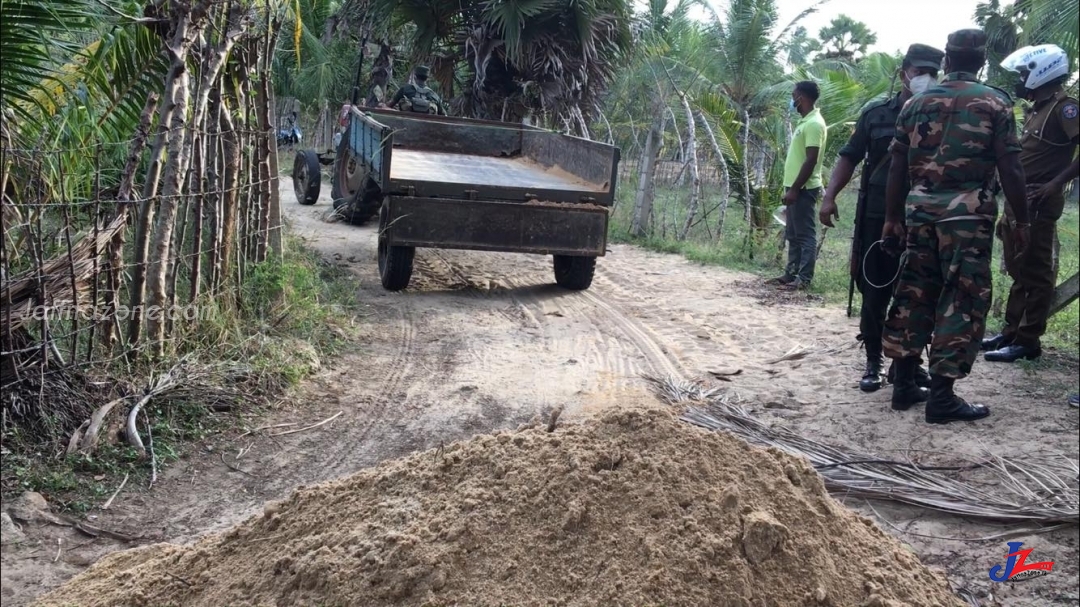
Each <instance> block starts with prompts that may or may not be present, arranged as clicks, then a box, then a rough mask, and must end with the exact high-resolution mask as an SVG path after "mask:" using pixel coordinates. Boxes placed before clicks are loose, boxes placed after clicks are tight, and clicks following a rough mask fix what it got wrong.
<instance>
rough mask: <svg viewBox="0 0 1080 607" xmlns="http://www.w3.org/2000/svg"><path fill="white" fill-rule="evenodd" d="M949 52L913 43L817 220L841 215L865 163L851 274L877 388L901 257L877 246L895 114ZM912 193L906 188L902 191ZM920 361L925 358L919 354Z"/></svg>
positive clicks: (847, 149) (844, 158)
mask: <svg viewBox="0 0 1080 607" xmlns="http://www.w3.org/2000/svg"><path fill="white" fill-rule="evenodd" d="M944 57H945V52H944V51H941V50H938V49H936V48H934V47H932V46H927V45H925V44H912V45H911V46H910V47H909V48H908V50H907V54H906V55H904V61H903V63H902V64H901V66H900V69H901V71H900V79H901V82H902V83H903V87H902V88H901V89H900V92H899V93H897V94H896V95H895V96H893V97H892V98H890V99H886V100H884V101H878V102H876V103H872V104H870V105H869V106H868V107H867V108H866V109H864V110H863V112H862V114H861V115H860V116H859V121H858V122H857V123H856V124H855V131H854V132H853V133H852V134H851V137H850V138H849V139H848V142H847V144H846V145H844V147H843V148H841V149H840V158H839V159H838V160H837V162H836V167H835V168H834V169H833V172H832V177H831V178H830V179H829V185H828V187H827V188H826V189H825V196H824V198H823V199H822V202H821V210H820V211H819V212H818V219H820V220H821V223H822V225H825V226H828V227H830V228H831V227H834V226H833V221H832V220H833V218H834V217H835V218H837V219H839V217H840V214H839V210H838V209H837V206H836V196H837V195H838V194H839V193H840V191H841V190H843V189H844V187H845V186H847V184H848V183H850V182H851V177H852V176H853V175H854V174H855V167H857V166H858V165H859V163H860V162H864V161H865V162H864V164H863V169H862V178H861V180H860V183H859V202H858V207H857V209H858V210H857V211H856V212H855V235H854V239H853V241H852V250H851V257H852V259H851V277H852V280H855V281H857V284H858V285H859V292H860V293H861V294H862V308H861V310H860V315H859V316H860V318H859V333H860V334H859V336H858V339H859V340H860V341H862V343H863V346H864V347H865V348H866V371H865V373H864V374H863V378H862V380H861V381H860V382H859V388H861V389H862V391H863V392H875V391H877V390H879V389H881V387H882V386H884V385H885V381H886V376H885V372H884V371H885V356H884V354H883V353H882V346H881V333H882V329H883V327H884V325H885V313H886V312H887V311H888V308H889V301H890V300H891V299H892V293H893V282H894V280H895V278H896V275H897V273H898V271H899V267H900V260H899V258H898V257H897V256H896V255H890V254H888V253H886V252H885V251H884V250H882V248H881V247H880V246H874V245H875V244H876V243H878V241H879V240H880V239H881V231H882V228H884V227H885V186H886V185H887V182H888V178H889V159H890V157H891V155H890V154H889V143H890V142H892V140H893V136H895V135H896V118H897V117H898V116H899V115H900V108H901V107H903V105H904V103H906V102H907V100H908V99H910V98H911V97H912V95H916V94H918V93H921V92H923V91H925V90H926V89H927V88H929V87H930V86H931V85H932V84H936V83H937V76H938V69H939V68H940V67H941V60H942V59H943V58H944ZM903 195H905V196H906V195H907V188H906V187H905V188H904V190H903ZM920 362H921V359H920ZM915 382H916V383H917V384H918V386H919V388H922V389H926V388H929V387H930V375H929V374H928V373H927V372H926V370H925V369H924V368H923V367H922V365H921V364H920V365H918V366H917V367H916V372H915Z"/></svg>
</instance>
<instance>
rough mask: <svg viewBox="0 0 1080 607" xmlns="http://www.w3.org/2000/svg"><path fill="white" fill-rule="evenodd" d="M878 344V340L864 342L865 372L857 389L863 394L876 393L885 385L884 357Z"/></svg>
mask: <svg viewBox="0 0 1080 607" xmlns="http://www.w3.org/2000/svg"><path fill="white" fill-rule="evenodd" d="M880 344H881V342H880V340H879V341H878V342H876V343H871V342H866V371H865V372H864V373H863V377H862V380H860V381H859V389H860V390H862V391H863V392H877V391H878V390H880V389H881V387H882V386H884V385H885V373H884V370H885V357H884V356H882V354H881V345H880ZM874 346H877V347H874Z"/></svg>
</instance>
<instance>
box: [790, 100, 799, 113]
mask: <svg viewBox="0 0 1080 607" xmlns="http://www.w3.org/2000/svg"><path fill="white" fill-rule="evenodd" d="M788 111H789V112H798V111H799V106H798V105H797V104H796V103H795V100H794V99H791V100H789V101H788Z"/></svg>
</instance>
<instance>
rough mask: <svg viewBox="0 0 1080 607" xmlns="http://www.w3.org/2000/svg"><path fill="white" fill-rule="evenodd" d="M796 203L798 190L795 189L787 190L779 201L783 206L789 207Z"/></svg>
mask: <svg viewBox="0 0 1080 607" xmlns="http://www.w3.org/2000/svg"><path fill="white" fill-rule="evenodd" d="M798 201H799V191H798V190H796V189H795V188H788V189H787V190H785V191H784V197H783V198H782V199H781V202H783V203H784V205H786V206H791V205H793V204H795V203H796V202H798Z"/></svg>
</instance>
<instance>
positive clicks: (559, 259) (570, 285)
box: [554, 255, 596, 291]
mask: <svg viewBox="0 0 1080 607" xmlns="http://www.w3.org/2000/svg"><path fill="white" fill-rule="evenodd" d="M554 266H555V284H557V285H559V286H560V287H562V288H564V289H570V290H571V291H584V290H586V289H588V288H589V287H590V286H592V280H593V274H595V273H596V258H595V257H579V256H575V255H555V256H554Z"/></svg>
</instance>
